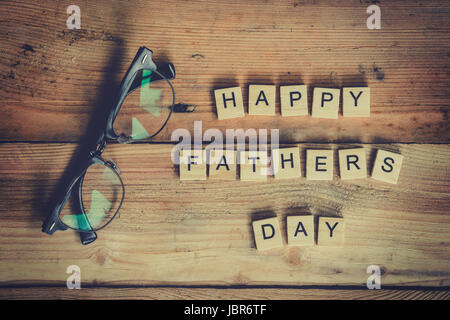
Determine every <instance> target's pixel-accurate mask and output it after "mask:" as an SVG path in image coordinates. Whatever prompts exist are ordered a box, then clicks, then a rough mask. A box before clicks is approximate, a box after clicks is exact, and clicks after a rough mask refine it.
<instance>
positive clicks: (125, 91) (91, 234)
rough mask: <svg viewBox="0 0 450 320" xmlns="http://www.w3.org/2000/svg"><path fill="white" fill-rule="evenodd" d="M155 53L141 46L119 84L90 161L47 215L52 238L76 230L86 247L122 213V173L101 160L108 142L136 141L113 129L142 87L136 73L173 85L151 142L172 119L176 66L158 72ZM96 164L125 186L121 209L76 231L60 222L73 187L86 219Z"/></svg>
mask: <svg viewBox="0 0 450 320" xmlns="http://www.w3.org/2000/svg"><path fill="white" fill-rule="evenodd" d="M152 55H153V51H151V50H150V49H148V48H146V47H140V48H139V50H138V52H137V53H136V56H135V58H134V59H133V62H132V63H131V65H130V67H129V68H128V70H127V72H126V74H125V76H124V78H123V79H122V82H121V84H120V88H119V93H118V95H117V99H116V103H115V104H114V108H112V109H111V110H110V111H109V115H108V117H107V119H106V122H105V124H104V127H105V130H103V132H102V133H100V134H99V136H98V138H97V140H96V149H95V150H92V151H90V152H89V155H88V157H87V159H86V160H85V163H83V164H82V165H80V166H79V167H78V170H77V171H76V173H75V174H74V175H73V176H72V178H71V179H70V180H69V183H68V185H67V186H66V188H64V189H63V191H64V192H59V193H58V194H57V196H56V200H55V203H54V205H53V209H52V210H51V212H50V213H49V214H48V216H47V218H46V219H45V221H44V223H43V224H42V232H44V233H47V234H49V235H52V234H53V233H55V232H56V231H58V230H60V231H65V230H67V229H72V230H75V231H78V232H80V237H81V242H82V243H83V244H85V245H86V244H89V243H91V242H93V241H95V240H96V239H97V235H96V231H99V230H101V229H103V228H105V227H106V226H108V225H109V224H110V223H111V222H112V221H113V220H114V218H115V217H116V215H117V213H118V212H119V211H120V208H121V207H122V203H123V200H124V198H125V186H124V184H123V181H122V179H121V177H120V172H118V167H117V165H116V164H115V163H114V162H113V161H112V160H105V159H103V158H102V157H101V155H102V153H103V151H104V149H105V147H106V145H107V143H108V142H113V141H117V142H119V143H129V142H132V141H133V140H132V139H131V137H127V136H124V135H118V134H117V133H116V132H115V131H114V128H113V123H114V120H115V119H116V116H117V114H118V113H119V111H120V108H121V106H122V104H123V102H124V101H125V98H126V97H127V96H128V95H129V94H130V93H131V92H133V91H134V90H136V89H137V88H139V86H137V87H135V88H132V87H131V86H132V85H133V83H134V81H135V80H136V77H137V74H138V72H139V71H143V70H151V71H152V74H153V73H154V74H155V75H156V76H157V77H156V79H154V78H153V77H152V82H155V81H164V80H165V81H167V83H168V84H169V85H170V87H171V89H172V94H173V99H172V105H171V106H170V112H169V114H168V116H167V119H166V120H165V122H164V123H163V125H162V126H161V128H160V129H159V130H158V131H157V132H156V133H154V134H153V135H152V136H150V137H149V138H148V139H151V138H153V137H155V136H156V135H157V134H158V133H159V132H161V130H162V129H163V128H164V127H165V126H166V124H167V122H168V121H169V119H170V116H171V115H172V113H173V107H174V104H175V90H174V88H173V86H172V84H171V83H170V81H169V80H173V79H174V78H175V68H174V66H173V64H171V63H167V64H166V65H164V67H165V69H164V70H163V72H164V73H166V74H167V75H168V76H167V77H166V75H163V74H162V73H160V72H158V71H157V66H156V64H155V63H154V62H153V60H152ZM94 164H101V165H104V166H106V167H108V168H109V169H111V170H112V171H113V172H114V174H115V175H116V176H117V177H118V179H119V181H120V184H121V187H122V199H121V201H120V203H119V206H118V208H117V210H116V212H115V213H114V215H113V216H112V217H111V218H110V219H109V221H108V222H107V223H105V224H104V225H102V226H101V227H99V228H92V229H91V230H80V229H76V228H72V227H70V226H68V225H66V224H65V223H63V222H62V221H61V218H60V213H61V211H62V209H63V207H64V205H65V204H66V202H67V200H68V199H69V197H70V196H71V194H72V191H73V189H74V188H78V195H77V198H78V205H79V207H80V208H79V209H80V210H81V213H82V214H83V215H84V216H87V214H86V212H85V210H84V207H83V204H82V191H81V190H82V184H83V180H84V176H85V174H86V172H87V170H88V169H89V167H90V166H92V165H94Z"/></svg>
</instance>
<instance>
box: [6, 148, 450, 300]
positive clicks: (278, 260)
mask: <svg viewBox="0 0 450 320" xmlns="http://www.w3.org/2000/svg"><path fill="white" fill-rule="evenodd" d="M361 146H362V147H364V148H366V150H367V159H370V160H369V163H368V168H371V166H372V164H373V159H374V155H375V151H376V149H378V148H380V149H386V150H391V151H395V152H398V153H400V154H402V155H403V156H404V161H403V166H402V171H401V173H400V178H399V181H398V184H396V185H390V184H385V183H380V182H377V181H376V180H372V179H367V180H366V179H362V180H358V181H351V182H348V181H345V180H339V179H338V170H337V165H338V164H337V156H335V157H334V158H335V164H334V165H335V170H334V171H335V176H334V180H333V181H331V182H320V181H319V182H310V181H306V180H305V178H300V180H298V179H295V180H292V181H291V180H275V179H273V178H269V179H268V180H267V182H245V183H244V182H242V181H239V180H236V181H226V182H220V183H219V182H217V181H213V180H207V181H199V182H189V183H183V182H182V181H180V180H179V178H178V173H177V169H176V168H175V167H174V166H173V165H172V163H171V160H170V152H171V149H172V145H166V144H134V145H111V146H108V147H107V150H106V152H105V154H104V156H105V157H106V158H112V159H114V160H115V161H116V162H117V163H118V165H119V166H120V168H121V170H122V178H123V180H124V183H125V187H126V195H125V202H124V205H123V208H122V211H121V213H120V217H118V218H116V220H115V221H113V223H112V224H111V225H110V226H108V227H107V228H106V229H104V230H102V231H101V232H99V239H98V240H97V241H96V242H94V243H93V244H91V245H89V246H87V247H85V246H82V245H81V244H80V243H79V239H78V235H77V234H76V233H74V232H72V231H66V232H58V233H56V234H54V235H53V236H48V235H45V234H43V233H41V232H40V227H41V224H42V220H43V218H44V216H45V215H46V214H47V212H48V211H47V210H45V207H46V204H47V203H48V199H49V197H50V195H51V193H52V191H53V190H54V188H55V186H56V184H57V182H58V180H59V179H60V177H61V175H62V173H63V171H64V169H65V167H66V166H67V164H68V163H69V161H70V158H71V156H72V154H73V153H74V152H75V149H76V145H74V144H41V143H39V144H28V143H12V144H11V143H4V144H1V145H0V215H1V217H2V228H0V260H1V261H2V263H1V264H0V282H1V284H2V285H19V284H22V285H27V284H51V285H56V286H65V283H66V279H67V277H68V275H67V274H66V269H67V267H68V266H69V265H72V264H76V265H78V266H80V268H81V278H82V285H103V284H108V285H125V284H126V285H156V284H157V285H167V284H173V285H302V286H303V285H335V284H339V285H357V286H361V285H364V284H365V283H366V280H367V277H368V275H367V274H366V268H367V267H368V266H369V265H372V264H376V265H379V266H380V268H381V271H382V278H381V283H382V285H386V286H387V285H415V286H423V285H426V286H448V285H449V284H450V269H449V264H448V261H449V258H450V256H449V250H448V246H449V238H448V234H449V232H450V217H449V215H448V212H449V211H450V210H449V209H450V201H449V200H450V199H449V175H450V171H449V159H450V147H449V146H447V145H442V144H439V145H416V144H396V145H361ZM299 147H300V150H301V152H302V154H303V156H302V157H301V159H302V160H301V161H302V164H301V165H302V168H303V170H304V167H305V166H304V165H305V163H304V159H305V157H304V151H305V149H306V148H317V147H319V146H318V145H315V144H300V145H299ZM322 147H323V145H322ZM327 147H329V148H331V149H334V150H336V149H337V148H339V147H340V145H327ZM335 152H336V153H337V151H335ZM302 176H303V177H304V175H302ZM305 211H309V212H311V213H312V214H313V215H315V216H316V218H317V217H318V216H323V215H326V216H342V217H344V218H345V222H346V235H345V238H346V241H345V246H344V247H340V248H326V247H321V246H318V245H317V246H313V247H305V248H290V247H287V246H285V247H283V248H281V249H277V250H275V251H271V252H270V253H269V252H268V253H266V254H262V253H260V252H258V251H257V250H256V249H255V246H254V240H253V236H252V232H251V221H252V220H255V219H257V218H265V217H270V216H277V217H278V218H279V219H280V221H282V223H281V229H282V232H283V233H285V230H286V225H285V222H284V221H285V217H286V216H287V215H291V214H295V213H301V212H305ZM284 240H285V238H284ZM24 294H25V293H24Z"/></svg>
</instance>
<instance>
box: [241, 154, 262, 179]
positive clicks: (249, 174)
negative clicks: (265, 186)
mask: <svg viewBox="0 0 450 320" xmlns="http://www.w3.org/2000/svg"><path fill="white" fill-rule="evenodd" d="M239 167H240V168H239V169H240V177H241V180H242V181H265V180H267V152H266V151H241V152H240V153H239Z"/></svg>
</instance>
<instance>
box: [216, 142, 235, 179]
mask: <svg viewBox="0 0 450 320" xmlns="http://www.w3.org/2000/svg"><path fill="white" fill-rule="evenodd" d="M209 178H210V179H216V180H235V179H236V152H235V151H233V150H215V149H212V150H211V152H210V153H209Z"/></svg>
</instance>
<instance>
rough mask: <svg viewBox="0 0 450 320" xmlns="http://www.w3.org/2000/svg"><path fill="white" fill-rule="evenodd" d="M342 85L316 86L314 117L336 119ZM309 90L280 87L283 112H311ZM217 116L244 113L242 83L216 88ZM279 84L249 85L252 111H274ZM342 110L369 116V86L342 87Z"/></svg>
mask: <svg viewBox="0 0 450 320" xmlns="http://www.w3.org/2000/svg"><path fill="white" fill-rule="evenodd" d="M340 94H341V90H340V89H332V88H314V91H313V102H312V109H311V110H312V113H311V116H312V117H313V118H325V119H337V118H338V114H339V101H340ZM307 95H308V93H307V87H306V85H290V86H281V87H280V104H281V115H282V116H283V117H290V116H306V115H308V96H307ZM214 96H215V100H216V108H217V117H218V118H219V120H224V119H232V118H241V117H243V116H244V103H243V100H242V91H241V88H240V87H233V88H225V89H217V90H214ZM275 100H276V87H275V86H274V85H250V86H249V89H248V114H249V115H265V116H274V115H275ZM342 114H343V115H344V117H369V116H370V88H368V87H348V88H342Z"/></svg>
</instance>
